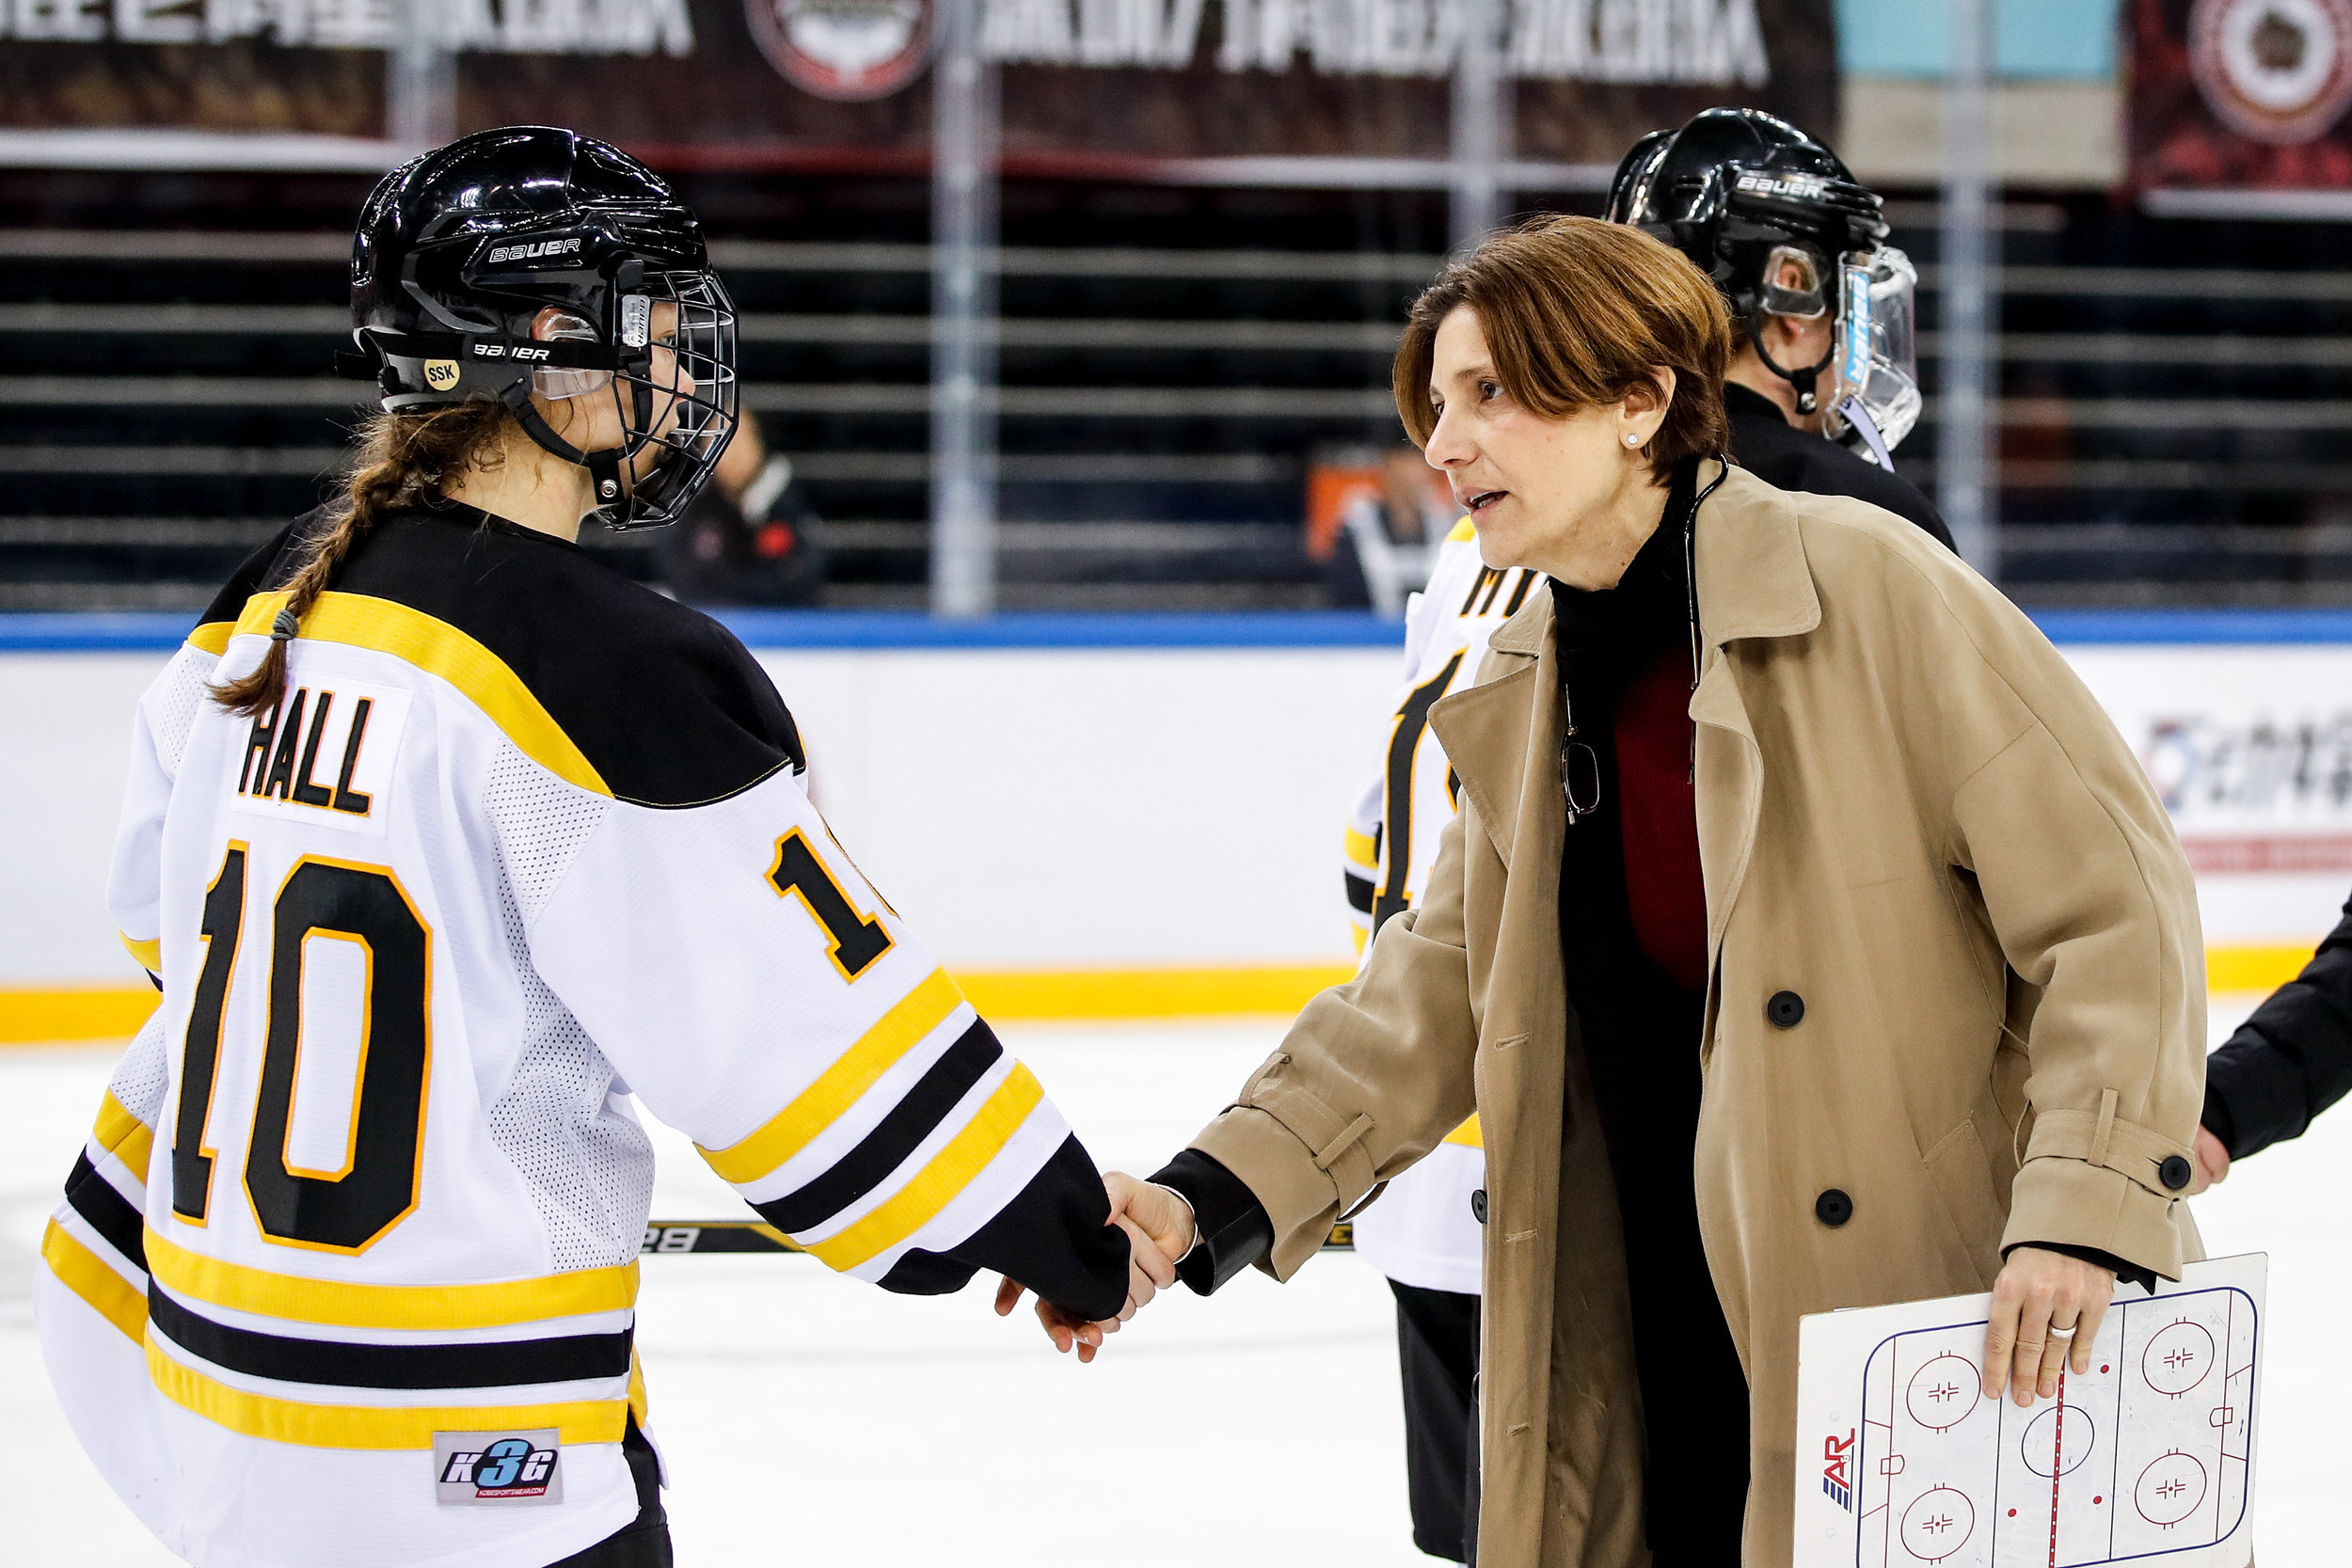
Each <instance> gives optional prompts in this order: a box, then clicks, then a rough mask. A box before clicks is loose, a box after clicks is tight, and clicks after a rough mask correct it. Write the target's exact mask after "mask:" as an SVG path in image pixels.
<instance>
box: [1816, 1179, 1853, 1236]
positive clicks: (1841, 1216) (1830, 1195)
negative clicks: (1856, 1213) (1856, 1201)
mask: <svg viewBox="0 0 2352 1568" xmlns="http://www.w3.org/2000/svg"><path fill="white" fill-rule="evenodd" d="M1813 1217H1814V1218H1815V1219H1817V1220H1820V1222H1821V1223H1822V1224H1823V1225H1826V1226H1829V1227H1832V1228H1835V1227H1838V1226H1841V1225H1843V1224H1845V1223H1846V1222H1847V1221H1848V1220H1850V1219H1851V1218H1853V1199H1852V1198H1850V1197H1848V1196H1846V1195H1845V1194H1844V1193H1841V1192H1839V1191H1838V1190H1837V1189H1836V1188H1835V1187H1832V1188H1831V1189H1830V1190H1829V1191H1828V1192H1825V1193H1823V1194H1822V1195H1821V1196H1819V1197H1817V1198H1815V1199H1814V1200H1813Z"/></svg>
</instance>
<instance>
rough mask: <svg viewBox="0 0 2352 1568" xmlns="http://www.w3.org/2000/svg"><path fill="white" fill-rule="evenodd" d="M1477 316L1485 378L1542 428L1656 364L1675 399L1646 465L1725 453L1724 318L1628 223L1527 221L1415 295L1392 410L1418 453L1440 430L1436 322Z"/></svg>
mask: <svg viewBox="0 0 2352 1568" xmlns="http://www.w3.org/2000/svg"><path fill="white" fill-rule="evenodd" d="M1465 305H1466V306H1468V307H1470V309H1471V310H1472V311H1473V312H1475V313H1476V315H1477V317H1478V324H1479V327H1480V329H1481V330H1482V331H1483V332H1484V333H1485V334H1486V348H1487V350H1488V352H1489V353H1491V354H1492V355H1493V356H1494V367H1495V377H1496V379H1497V380H1499V381H1501V382H1502V389H1503V390H1504V391H1506V392H1509V393H1510V394H1511V397H1512V399H1513V401H1515V402H1517V403H1518V404H1519V405H1520V406H1522V407H1524V408H1527V409H1529V410H1531V411H1532V412H1534V413H1536V414H1540V415H1542V416H1543V417H1544V418H1546V419H1552V420H1558V419H1565V418H1566V417H1567V416H1568V415H1570V414H1572V413H1574V412H1576V410H1578V409H1579V408H1590V407H1594V406H1597V405H1604V404H1613V403H1616V402H1618V401H1619V400H1620V399H1622V398H1623V397H1624V396H1625V395H1626V393H1628V392H1629V391H1631V390H1632V389H1633V388H1635V387H1636V386H1638V385H1640V384H1642V383H1644V382H1645V381H1647V380H1648V379H1649V378H1650V372H1652V371H1653V370H1654V369H1655V368H1656V367H1658V366H1661V365H1663V366H1665V367H1666V368H1667V369H1669V370H1671V371H1673V372H1675V392H1674V401H1673V402H1672V403H1671V404H1669V405H1668V407H1667V410H1666V422H1665V423H1664V424H1662V425H1661V426H1659V429H1658V434H1657V436H1655V437H1653V438H1652V440H1651V441H1650V444H1649V449H1648V452H1647V455H1648V457H1649V459H1650V462H1651V464H1652V466H1653V467H1654V468H1655V469H1656V471H1657V472H1658V473H1659V474H1660V475H1661V476H1663V475H1664V474H1665V473H1666V472H1667V471H1668V470H1669V469H1671V468H1672V467H1674V466H1675V465H1676V464H1677V463H1678V462H1680V461H1681V460H1682V459H1683V458H1685V457H1690V456H1693V455H1697V456H1709V455H1712V454H1715V453H1718V452H1721V451H1724V449H1725V448H1726V447H1728V446H1729V445H1730V437H1731V429H1730V425H1729V422H1728V421H1727V420H1726V419H1725V417H1724V371H1726V370H1727V369H1729V368H1730V364H1731V313H1730V311H1729V310H1728V309H1725V308H1724V300H1723V295H1721V294H1719V293H1716V292H1715V285H1714V284H1713V283H1712V282H1711V281H1709V280H1708V277H1707V275H1706V274H1705V273H1703V272H1701V271H1699V269H1698V268H1697V267H1695V266H1692V264H1691V262H1690V261H1689V259H1688V258H1686V257H1685V256H1683V254H1682V253H1681V252H1680V251H1678V250H1676V249H1674V248H1673V247H1671V246H1669V245H1661V243H1659V242H1658V241H1657V240H1654V239H1652V238H1650V236H1648V235H1647V234H1645V233H1643V232H1642V231H1641V230H1638V229H1635V228H1633V227H1631V226H1630V225H1628V224H1622V223H1603V222H1601V221H1600V220H1599V219H1598V218H1583V217H1545V218H1534V219H1530V220H1529V221H1528V222H1526V223H1523V224H1521V225H1519V226H1518V228H1516V229H1509V230H1504V231H1503V232H1502V233H1500V234H1497V235H1495V236H1494V237H1493V238H1492V239H1490V240H1488V241H1487V242H1486V244H1484V245H1480V246H1479V247H1478V249H1477V250H1476V251H1474V252H1473V253H1471V254H1470V256H1469V257H1468V258H1466V259H1464V260H1462V261H1455V262H1454V263H1453V264H1452V265H1450V266H1448V267H1447V268H1446V269H1445V271H1443V272H1441V273H1439V274H1438V280H1437V281H1436V282H1434V283H1432V284H1430V285H1429V287H1428V288H1426V289H1424V290H1422V294H1421V297H1420V298H1419V299H1417V300H1415V301H1414V302H1413V310H1412V314H1411V316H1410V317H1408V318H1407V319H1406V325H1405V341H1403V342H1401V343H1399V344H1398V345H1397V349H1396V366H1395V370H1394V372H1393V373H1394V390H1395V393H1396V411H1397V415H1398V417H1399V418H1401V419H1403V420H1404V421H1405V429H1406V434H1407V435H1409V436H1412V438H1413V441H1414V444H1415V445H1417V446H1426V445H1428V443H1429V437H1430V435H1431V433H1432V432H1434V431H1435V430H1436V429H1437V425H1438V419H1437V414H1436V413H1435V411H1434V410H1432V409H1431V408H1430V406H1429V369H1430V360H1431V356H1432V351H1433V349H1434V347H1435V345H1436V341H1437V337H1438V323H1439V322H1442V321H1444V320H1445V319H1446V317H1447V316H1449V315H1451V314H1453V313H1454V310H1455V309H1457V308H1459V307H1461V306H1465Z"/></svg>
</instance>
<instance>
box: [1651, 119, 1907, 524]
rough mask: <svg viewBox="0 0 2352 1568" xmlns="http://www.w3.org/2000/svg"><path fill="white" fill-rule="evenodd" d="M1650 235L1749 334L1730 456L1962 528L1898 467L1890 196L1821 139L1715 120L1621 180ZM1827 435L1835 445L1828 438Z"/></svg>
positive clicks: (1729, 404) (1899, 353)
mask: <svg viewBox="0 0 2352 1568" xmlns="http://www.w3.org/2000/svg"><path fill="white" fill-rule="evenodd" d="M1609 217H1610V220H1611V221H1612V222H1615V223H1630V224H1634V225H1637V226H1638V227H1640V228H1641V229H1643V230H1646V231H1647V232H1649V233H1651V234H1654V235H1656V236H1657V237H1658V238H1659V239H1661V240H1663V241H1665V242H1666V243H1667V244H1668V245H1672V246H1674V247H1675V248H1676V249H1677V250H1679V251H1681V252H1682V253H1683V254H1684V255H1685V256H1688V257H1689V258H1691V260H1692V261H1694V262H1695V263H1697V265H1698V268H1699V270H1700V271H1701V272H1704V273H1706V274H1707V275H1708V277H1712V278H1713V279H1714V280H1715V287H1716V288H1717V289H1718V290H1719V291H1721V292H1722V293H1723V296H1724V302H1725V303H1726V304H1728V305H1729V306H1730V307H1731V320H1732V327H1733V332H1734V334H1735V345H1736V346H1735V347H1734V349H1733V353H1732V364H1731V372H1730V373H1729V375H1728V376H1726V377H1725V382H1724V412H1725V413H1726V414H1728V415H1729V416H1730V419H1731V446H1732V451H1731V456H1732V458H1733V460H1734V461H1735V462H1737V463H1738V464H1739V465H1740V467H1743V468H1746V469H1748V470H1750V471H1751V472H1753V473H1754V474H1755V475H1756V477H1757V478H1759V479H1761V480H1763V481H1764V482H1765V483H1768V484H1772V485H1775V486H1777V487H1778V488H1780V489H1783V490H1801V491H1804V492H1806V493H1808V494H1811V495H1817V496H1852V497H1854V498H1856V499H1860V500H1866V501H1868V502H1869V503H1870V504H1871V505H1873V506H1881V507H1884V508H1885V509H1886V510H1887V511H1889V512H1892V513H1894V514H1895V515H1897V516H1899V517H1908V518H1909V519H1910V520H1911V521H1913V522H1915V523H1916V524H1918V525H1919V526H1920V527H1921V528H1923V529H1925V530H1927V531H1928V532H1930V533H1931V534H1933V535H1934V536H1935V537H1936V538H1938V539H1940V540H1942V541H1943V542H1944V543H1945V544H1946V545H1949V544H1950V543H1951V542H1952V538H1951V533H1950V531H1949V530H1947V528H1946V527H1945V526H1944V519H1943V517H1942V516H1941V515H1939V514H1938V513H1937V512H1936V510H1935V508H1934V506H1933V505H1932V504H1931V503H1930V501H1929V500H1928V499H1927V497H1925V496H1923V495H1921V494H1920V493H1919V491H1918V489H1917V488H1916V487H1915V486H1914V485H1913V484H1912V483H1910V482H1909V481H1907V480H1904V479H1902V478H1900V477H1899V476H1898V475H1897V474H1896V473H1895V471H1894V461H1893V459H1892V458H1891V457H1890V456H1889V455H1888V454H1889V453H1890V452H1891V451H1893V450H1894V449H1895V447H1897V446H1898V445H1899V444H1900V443H1901V441H1902V439H1903V437H1904V436H1907V435H1909V434H1910V433H1911V427H1912V425H1913V424H1914V423H1915V422H1916V421H1917V420H1918V418H1919V408H1920V398H1919V373H1918V362H1917V359H1916V357H1915V343H1914V341H1913V338H1912V319H1913V318H1912V293H1913V290H1914V288H1915V286H1916V284H1917V280H1918V275H1917V273H1916V272H1915V271H1914V270H1913V268H1912V265H1911V260H1910V258H1909V257H1907V256H1905V255H1904V254H1903V253H1902V252H1901V251H1900V250H1898V249H1897V248H1895V247H1894V246H1893V245H1888V244H1886V243H1885V242H1886V234H1887V225H1886V219H1885V217H1884V216H1883V214H1882V213H1881V211H1880V200H1879V198H1878V197H1877V196H1876V195H1875V194H1873V193H1872V192H1871V191H1870V190H1868V189H1867V187H1865V186H1864V185H1862V184H1861V183H1860V182H1857V181H1856V180H1855V179H1854V177H1853V175H1852V174H1851V172H1849V171H1848V169H1847V167H1846V166H1845V165H1844V164H1843V163H1841V162H1839V161H1838V158H1837V154H1836V153H1835V152H1832V151H1831V150H1829V149H1828V148H1827V147H1826V146H1824V145H1823V144H1822V143H1821V142H1820V141H1818V140H1816V139H1815V138H1813V137H1812V136H1809V135H1806V134H1805V133H1804V132H1803V131H1800V130H1799V129H1797V127H1795V126H1793V125H1791V124H1789V123H1788V121H1787V120H1784V119H1774V118H1773V117H1772V116H1771V115H1768V114H1765V113H1763V112H1762V111H1760V110H1756V109H1708V110H1706V111H1704V112H1702V113H1700V114H1698V115H1696V116H1694V117H1693V118H1692V119H1691V120H1690V122H1689V123H1687V124H1685V125H1684V126H1683V127H1682V128H1681V129H1680V130H1677V131H1653V132H1651V133H1650V134H1649V135H1646V136H1644V137H1643V138H1642V139H1641V140H1640V141H1638V142H1635V143H1634V144H1633V147H1632V150H1629V152H1627V153H1626V155H1625V157H1624V158H1623V159H1622V160H1621V161H1620V162H1619V163H1618V165H1617V172H1616V174H1615V176H1614V177H1613V179H1612V181H1611V182H1610V190H1609ZM1823 437H1827V439H1823Z"/></svg>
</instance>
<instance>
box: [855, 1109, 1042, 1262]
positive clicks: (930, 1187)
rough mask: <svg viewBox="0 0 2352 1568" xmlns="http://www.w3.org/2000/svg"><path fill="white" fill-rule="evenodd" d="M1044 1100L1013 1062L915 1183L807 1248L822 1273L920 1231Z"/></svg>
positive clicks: (889, 1245) (1002, 1146)
mask: <svg viewBox="0 0 2352 1568" xmlns="http://www.w3.org/2000/svg"><path fill="white" fill-rule="evenodd" d="M1044 1098H1045V1089H1044V1086H1043V1085H1041V1084H1039V1083H1038V1081H1037V1076H1036V1074H1034V1073H1032V1072H1031V1071H1030V1070H1029V1069H1027V1068H1026V1067H1024V1066H1023V1065H1021V1064H1020V1063H1018V1062H1015V1063H1014V1064H1013V1068H1012V1071H1011V1072H1009V1073H1008V1074H1007V1075H1006V1077H1005V1081H1004V1082H1003V1083H1001V1084H999V1085H996V1092H995V1093H994V1094H992V1095H990V1096H989V1097H988V1099H987V1101H984V1102H983V1103H982V1104H981V1106H980V1108H979V1110H978V1111H977V1113H976V1114H975V1115H974V1116H973V1117H972V1119H971V1120H970V1121H969V1122H967V1123H965V1124H964V1128H963V1131H962V1132H959V1133H957V1134H956V1135H955V1136H954V1137H953V1138H950V1139H949V1140H948V1141H947V1147H946V1148H943V1149H941V1150H940V1151H939V1152H938V1153H937V1154H935V1155H933V1156H932V1157H931V1162H930V1164H927V1165H925V1166H924V1167H923V1168H922V1169H921V1170H920V1171H919V1172H917V1173H916V1174H915V1177H914V1180H912V1181H910V1182H908V1183H907V1184H906V1185H905V1186H903V1187H901V1188H899V1189H898V1192H897V1193H896V1194H894V1195H893V1196H892V1197H891V1199H890V1201H889V1202H887V1203H885V1204H883V1205H882V1207H881V1208H879V1209H877V1210H875V1211H874V1212H872V1213H870V1214H868V1215H866V1217H865V1218H864V1219H862V1220H859V1221H858V1222H857V1223H856V1224H855V1225H852V1226H850V1227H849V1228H848V1229H846V1230H844V1231H842V1232H841V1233H840V1234H839V1235H837V1236H832V1237H828V1238H827V1239H826V1240H824V1241H821V1242H815V1243H810V1245H809V1248H808V1250H809V1253H810V1255H811V1256H813V1257H815V1258H816V1259H818V1260H819V1261H820V1262H822V1263H823V1264H824V1265H825V1266H826V1267H827V1268H831V1269H853V1268H856V1267H857V1266H858V1265H859V1264H860V1263H863V1262H865V1261H866V1259H869V1258H873V1257H875V1256H877V1255H878V1254H881V1253H884V1252H887V1251H889V1250H890V1249H891V1248H892V1247H894V1246H897V1245H898V1243H900V1242H903V1241H905V1240H906V1239H907V1238H908V1237H909V1236H912V1235H914V1233H915V1232H916V1231H918V1230H920V1229H922V1228H923V1227H925V1226H927V1225H929V1224H930V1222H931V1220H932V1219H933V1218H934V1217H935V1216H936V1215H937V1214H938V1213H939V1212H940V1211H941V1210H942V1209H945V1208H946V1207H947V1205H948V1204H949V1203H951V1202H952V1201H954V1199H955V1196H956V1195H957V1194H958V1193H961V1192H962V1191H963V1189H964V1188H966V1187H968V1186H970V1185H971V1184H972V1179H973V1178H974V1177H976V1176H977V1175H979V1174H980V1172H981V1171H983V1170H985V1169H986V1168H987V1167H988V1163H989V1162H990V1161H992V1160H993V1159H995V1158H996V1156H997V1155H998V1154H999V1153H1001V1152H1002V1151H1003V1149H1004V1147H1005V1145H1006V1144H1008V1143H1009V1142H1011V1141H1012V1135H1013V1133H1015V1132H1019V1131H1020V1130H1021V1124H1022V1123H1023V1122H1025V1121H1026V1120H1027V1119H1028V1118H1029V1113H1030V1112H1031V1111H1033V1110H1035V1109H1037V1106H1038V1102H1039V1101H1041V1100H1043V1099H1044Z"/></svg>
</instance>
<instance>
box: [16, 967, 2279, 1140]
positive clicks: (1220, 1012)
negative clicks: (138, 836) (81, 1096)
mask: <svg viewBox="0 0 2352 1568" xmlns="http://www.w3.org/2000/svg"><path fill="white" fill-rule="evenodd" d="M2317 945H2318V941H2317V939H2316V938H2314V939H2313V940H2312V946H2310V947H2212V948H2208V949H2206V951H2205V984H2206V985H2207V986H2208V987H2209V988H2210V989H2212V990H2225V991H2272V990H2278V989H2279V988H2280V986H2282V985H2284V984H2286V982H2288V981H2289V980H2292V979H2294V978H2295V977H2296V975H2297V974H2301V973H2302V970H2303V966H2304V965H2305V964H2307V963H2309V962H2311V958H2312V949H2313V948H2315V947H2316V946H2317ZM1355 977H1356V970H1355V966H1354V965H1352V964H1289V965H1281V966H1268V967H1263V968H1232V969H1074V970H1073V969H1041V970H982V971H979V972H977V973H973V974H960V975H958V976H956V978H955V981H954V984H955V985H956V986H957V987H958V988H959V989H960V990H961V991H962V993H963V995H964V996H965V997H967V998H969V999H970V1001H971V1003H972V1005H973V1006H975V1007H977V1008H978V1009H979V1010H980V1013H981V1015H982V1016H983V1017H986V1018H992V1019H997V1020H1011V1019H1120V1018H1213V1017H1224V1016H1229V1015H1233V1014H1242V1013H1276V1014H1290V1013H1295V1012H1297V1011H1298V1009H1299V1008H1301V1007H1303V1006H1306V1005H1307V1004H1308V1003H1309V1002H1310V1001H1311V1000H1313V999H1314V997H1315V995H1316V994H1317V993H1318V992H1320V991H1325V990H1329V989H1330V988H1331V987H1333V986H1338V985H1344V984H1345V983H1347V982H1348V981H1349V980H1352V979H1354V978H1355ZM155 1003H156V995H155V992H154V990H152V989H151V988H150V987H147V986H137V987H128V986H86V987H73V988H71V989H68V988H58V989H51V990H34V989H26V990H10V989H7V988H0V1045H50V1044H68V1043H71V1042H73V1041H76V1040H125V1039H128V1038H130V1037H132V1036H133V1035H135V1034H137V1033H138V1032H139V1027H140V1025H142V1024H144V1023H145V1022H147V1015H148V1014H150V1013H151V1012H153V1011H154V1010H155ZM941 1016H942V1017H945V1016H946V1014H945V1013H943V1014H942V1015H941ZM754 1136H757V1134H756V1133H755V1134H754ZM782 1163H783V1162H782V1161H778V1162H777V1164H782ZM768 1168H769V1169H771V1170H772V1169H774V1168H775V1167H774V1166H773V1165H771V1166H769V1167H768ZM721 1174H724V1173H723V1172H722V1173H721ZM763 1174H764V1173H763ZM730 1180H732V1178H730Z"/></svg>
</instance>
